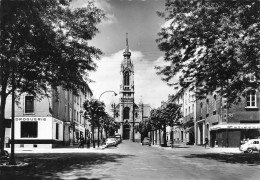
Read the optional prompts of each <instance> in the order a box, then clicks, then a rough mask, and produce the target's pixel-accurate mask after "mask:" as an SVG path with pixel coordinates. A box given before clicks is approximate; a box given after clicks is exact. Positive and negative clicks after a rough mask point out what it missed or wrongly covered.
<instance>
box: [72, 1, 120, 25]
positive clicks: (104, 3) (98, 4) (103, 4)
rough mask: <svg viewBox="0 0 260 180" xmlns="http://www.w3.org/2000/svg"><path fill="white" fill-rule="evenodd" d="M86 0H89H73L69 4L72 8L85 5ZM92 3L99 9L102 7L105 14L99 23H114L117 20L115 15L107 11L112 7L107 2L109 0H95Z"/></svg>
mask: <svg viewBox="0 0 260 180" xmlns="http://www.w3.org/2000/svg"><path fill="white" fill-rule="evenodd" d="M88 1H91V0H73V1H72V3H71V6H72V8H82V7H86V6H87V4H88V3H87V2H88ZM94 4H95V6H96V7H98V8H99V9H102V10H103V11H104V12H105V14H106V18H105V19H104V20H103V21H102V22H101V24H100V25H110V24H114V23H117V22H118V20H117V18H116V17H115V15H114V14H110V13H109V11H111V10H112V9H113V7H112V6H111V4H110V3H109V1H104V0H95V1H94Z"/></svg>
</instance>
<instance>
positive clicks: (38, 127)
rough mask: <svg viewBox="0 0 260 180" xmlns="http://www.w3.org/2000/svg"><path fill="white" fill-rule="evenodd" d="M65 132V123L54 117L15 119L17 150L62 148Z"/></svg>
mask: <svg viewBox="0 0 260 180" xmlns="http://www.w3.org/2000/svg"><path fill="white" fill-rule="evenodd" d="M63 130H64V128H63V122H62V121H60V120H58V119H56V118H53V117H15V148H53V147H57V146H61V145H62V143H63Z"/></svg>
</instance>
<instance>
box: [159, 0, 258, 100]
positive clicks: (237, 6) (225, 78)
mask: <svg viewBox="0 0 260 180" xmlns="http://www.w3.org/2000/svg"><path fill="white" fill-rule="evenodd" d="M259 7H260V4H259V1H242V0H237V1H229V0H210V1H203V0H199V1H181V0H176V1H167V3H166V4H165V11H164V12H159V13H158V14H159V16H160V17H162V18H164V19H165V21H166V22H165V24H164V26H163V27H162V29H161V31H160V32H159V33H158V35H159V38H158V39H157V43H158V47H159V49H160V50H161V51H163V52H165V56H164V60H165V61H167V62H169V63H170V64H169V65H166V66H163V67H156V68H157V70H158V74H160V75H163V80H164V81H166V82H167V83H168V84H169V85H172V83H171V80H172V78H174V77H175V76H176V75H179V74H181V76H180V78H179V83H180V85H181V86H183V87H187V85H189V83H191V82H194V83H195V85H196V95H197V97H199V98H204V97H205V95H206V94H207V93H209V92H213V91H216V92H218V93H220V94H221V95H226V96H227V97H229V99H228V102H229V103H235V102H239V100H240V97H241V96H242V95H244V94H245V92H246V90H248V89H249V88H257V87H258V86H259V82H258V81H255V82H251V81H250V77H251V76H255V77H256V79H257V80H259V79H260V74H259V72H260V69H259V68H260V67H259V60H260V59H259V58H260V57H259V56H260V51H259V47H260V31H259V30H260V19H259V18H260V10H259Z"/></svg>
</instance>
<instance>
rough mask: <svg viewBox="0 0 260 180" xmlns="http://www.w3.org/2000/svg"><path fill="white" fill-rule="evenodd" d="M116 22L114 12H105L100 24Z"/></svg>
mask: <svg viewBox="0 0 260 180" xmlns="http://www.w3.org/2000/svg"><path fill="white" fill-rule="evenodd" d="M117 22H118V20H117V18H116V17H115V15H114V14H106V18H105V19H104V20H103V21H102V23H101V25H107V24H108V25H109V24H114V23H117Z"/></svg>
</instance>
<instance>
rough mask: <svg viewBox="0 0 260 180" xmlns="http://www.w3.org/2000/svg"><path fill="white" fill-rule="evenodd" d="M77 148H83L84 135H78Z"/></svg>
mask: <svg viewBox="0 0 260 180" xmlns="http://www.w3.org/2000/svg"><path fill="white" fill-rule="evenodd" d="M78 148H84V137H83V135H80V138H79V146H78Z"/></svg>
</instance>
